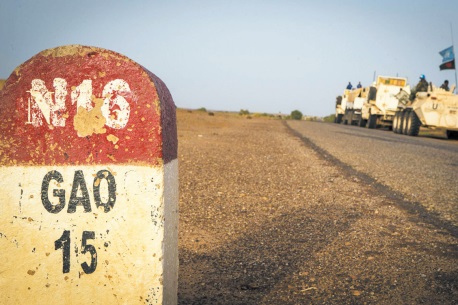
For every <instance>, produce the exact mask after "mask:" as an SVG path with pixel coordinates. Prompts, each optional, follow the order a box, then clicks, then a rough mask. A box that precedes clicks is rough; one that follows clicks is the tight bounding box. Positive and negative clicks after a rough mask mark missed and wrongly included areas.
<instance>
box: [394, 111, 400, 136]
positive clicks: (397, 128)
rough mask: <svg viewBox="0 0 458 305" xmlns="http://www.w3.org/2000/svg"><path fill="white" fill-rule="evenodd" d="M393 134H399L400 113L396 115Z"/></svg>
mask: <svg viewBox="0 0 458 305" xmlns="http://www.w3.org/2000/svg"><path fill="white" fill-rule="evenodd" d="M393 132H394V133H399V112H396V113H395V114H394V119H393Z"/></svg>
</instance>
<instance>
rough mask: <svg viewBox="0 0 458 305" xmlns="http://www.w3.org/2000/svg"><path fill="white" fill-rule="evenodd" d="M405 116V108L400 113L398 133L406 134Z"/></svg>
mask: <svg viewBox="0 0 458 305" xmlns="http://www.w3.org/2000/svg"><path fill="white" fill-rule="evenodd" d="M405 116H406V111H405V110H403V111H402V112H401V113H400V114H399V125H398V133H399V134H404V126H405Z"/></svg>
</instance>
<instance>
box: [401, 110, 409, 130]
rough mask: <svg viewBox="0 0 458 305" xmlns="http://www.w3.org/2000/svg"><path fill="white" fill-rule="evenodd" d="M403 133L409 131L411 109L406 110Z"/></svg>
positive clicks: (403, 119)
mask: <svg viewBox="0 0 458 305" xmlns="http://www.w3.org/2000/svg"><path fill="white" fill-rule="evenodd" d="M402 121H403V123H402V134H405V135H407V131H408V130H409V127H410V110H409V109H408V110H406V111H405V112H404V116H403V118H402Z"/></svg>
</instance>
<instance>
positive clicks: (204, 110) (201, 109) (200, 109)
mask: <svg viewBox="0 0 458 305" xmlns="http://www.w3.org/2000/svg"><path fill="white" fill-rule="evenodd" d="M197 111H202V112H207V109H205V107H202V108H199V109H197Z"/></svg>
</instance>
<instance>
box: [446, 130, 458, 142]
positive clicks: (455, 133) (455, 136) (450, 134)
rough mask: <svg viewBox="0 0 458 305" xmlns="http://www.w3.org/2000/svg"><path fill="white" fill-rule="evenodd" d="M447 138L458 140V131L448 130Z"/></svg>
mask: <svg viewBox="0 0 458 305" xmlns="http://www.w3.org/2000/svg"><path fill="white" fill-rule="evenodd" d="M447 138H448V139H454V140H458V131H455V130H447Z"/></svg>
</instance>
